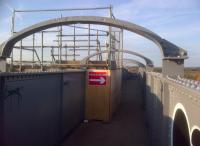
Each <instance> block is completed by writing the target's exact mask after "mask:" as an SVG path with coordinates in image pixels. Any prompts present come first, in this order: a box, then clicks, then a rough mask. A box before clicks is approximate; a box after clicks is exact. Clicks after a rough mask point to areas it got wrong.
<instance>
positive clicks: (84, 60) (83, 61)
mask: <svg viewBox="0 0 200 146" xmlns="http://www.w3.org/2000/svg"><path fill="white" fill-rule="evenodd" d="M110 52H111V53H112V52H113V53H114V52H123V53H127V54H131V55H135V56H138V57H140V58H142V59H144V60H145V62H146V65H147V66H149V67H153V61H151V60H150V59H149V58H147V57H145V56H143V55H141V54H139V53H136V52H133V51H129V50H110V51H109V50H104V51H99V52H96V53H93V54H91V55H89V56H87V57H85V58H83V59H82V60H81V65H82V66H85V65H87V62H88V60H89V59H90V58H91V57H94V56H97V55H100V54H103V53H110Z"/></svg>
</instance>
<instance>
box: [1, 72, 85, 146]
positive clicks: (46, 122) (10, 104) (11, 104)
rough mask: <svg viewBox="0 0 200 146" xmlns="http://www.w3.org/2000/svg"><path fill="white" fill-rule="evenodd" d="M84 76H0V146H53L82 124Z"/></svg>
mask: <svg viewBox="0 0 200 146" xmlns="http://www.w3.org/2000/svg"><path fill="white" fill-rule="evenodd" d="M84 80H85V73H84V72H81V71H78V72H66V73H52V74H47V73H46V74H45V73H34V74H18V75H16V74H13V75H4V76H3V75H2V76H1V77H0V81H1V86H0V87H1V88H0V89H1V92H0V95H1V98H0V100H1V101H0V102H1V104H0V105H1V106H0V110H1V112H0V114H1V115H0V117H1V120H0V121H1V122H0V124H1V125H0V128H1V130H0V131H1V132H0V133H1V136H2V138H1V146H36V145H37V146H45V145H47V146H53V145H55V144H56V143H57V142H59V141H60V140H62V138H64V136H66V135H67V134H69V133H70V131H71V130H72V129H73V128H74V127H76V126H77V125H78V124H79V123H80V122H81V121H82V120H83V112H84V94H85V93H84V92H85V91H84V89H85V81H84Z"/></svg>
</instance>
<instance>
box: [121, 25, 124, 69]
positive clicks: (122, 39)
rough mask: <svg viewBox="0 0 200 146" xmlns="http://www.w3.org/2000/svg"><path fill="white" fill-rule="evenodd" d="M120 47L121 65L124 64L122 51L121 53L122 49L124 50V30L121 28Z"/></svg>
mask: <svg viewBox="0 0 200 146" xmlns="http://www.w3.org/2000/svg"><path fill="white" fill-rule="evenodd" d="M121 33H122V34H121V49H122V54H121V55H122V56H121V60H122V64H121V65H122V67H123V66H124V62H123V60H124V53H123V50H124V44H123V43H124V31H123V29H121Z"/></svg>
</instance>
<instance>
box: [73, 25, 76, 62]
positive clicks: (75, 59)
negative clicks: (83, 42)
mask: <svg viewBox="0 0 200 146" xmlns="http://www.w3.org/2000/svg"><path fill="white" fill-rule="evenodd" d="M75 35H76V27H75V24H74V40H73V41H74V61H75V60H76V58H75V57H76V52H75V46H76V37H75Z"/></svg>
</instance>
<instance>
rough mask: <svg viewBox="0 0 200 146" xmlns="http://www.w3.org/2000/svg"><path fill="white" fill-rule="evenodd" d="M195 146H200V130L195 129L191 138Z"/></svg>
mask: <svg viewBox="0 0 200 146" xmlns="http://www.w3.org/2000/svg"><path fill="white" fill-rule="evenodd" d="M191 142H192V144H193V146H200V130H198V129H194V130H193V132H192V136H191Z"/></svg>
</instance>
